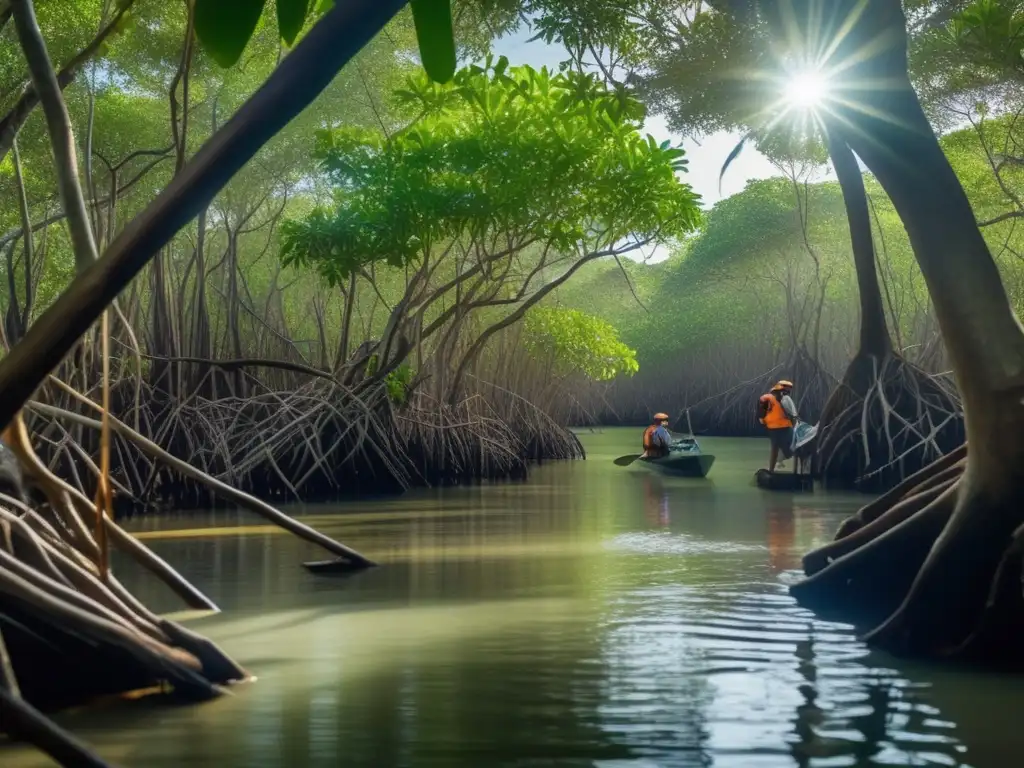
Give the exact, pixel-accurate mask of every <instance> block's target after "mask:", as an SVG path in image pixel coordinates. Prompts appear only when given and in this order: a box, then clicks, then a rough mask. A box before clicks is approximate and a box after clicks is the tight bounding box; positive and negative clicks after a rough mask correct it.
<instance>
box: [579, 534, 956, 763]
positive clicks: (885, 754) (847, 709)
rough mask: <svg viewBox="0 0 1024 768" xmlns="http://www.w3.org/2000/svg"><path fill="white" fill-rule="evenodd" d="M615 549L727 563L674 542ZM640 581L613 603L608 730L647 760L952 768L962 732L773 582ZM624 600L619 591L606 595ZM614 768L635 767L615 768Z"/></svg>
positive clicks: (636, 538) (717, 549)
mask: <svg viewBox="0 0 1024 768" xmlns="http://www.w3.org/2000/svg"><path fill="white" fill-rule="evenodd" d="M616 546H617V548H619V549H627V550H633V551H642V552H646V553H659V554H660V553H662V552H679V553H683V552H685V553H690V554H694V553H704V552H714V553H716V554H727V553H731V552H736V551H738V548H739V545H734V544H729V545H725V546H722V545H714V544H711V543H708V542H700V541H698V540H695V539H689V538H686V537H679V536H673V535H671V534H670V535H665V534H655V535H628V536H622V537H618V539H616ZM685 570H686V569H685V567H683V566H680V572H679V574H677V575H678V576H679V581H685V580H686V578H690V579H691V583H690V584H680V583H676V584H666V585H656V586H643V587H640V588H634V589H631V590H624V591H621V592H618V593H617V597H616V598H615V599H613V600H610V601H608V603H607V610H606V615H605V618H604V620H603V628H602V630H601V632H600V633H599V634H600V635H601V637H602V638H603V641H602V654H603V657H604V659H605V661H606V665H607V666H606V674H605V679H604V689H603V700H604V702H605V703H604V704H603V705H602V706H601V707H600V717H601V726H602V728H603V729H604V730H605V731H606V732H607V733H608V734H609V735H611V736H613V738H614V739H615V740H616V741H621V742H623V743H626V744H628V745H629V746H630V747H631V748H632V750H633V751H634V752H636V753H637V754H638V755H639V756H641V757H642V758H643V759H644V760H648V761H653V762H649V763H641V762H635V763H632V765H636V766H639V765H646V764H651V765H659V766H690V765H694V766H697V765H714V766H737V767H738V768H747V767H748V766H749V767H752V768H753V767H756V766H773V767H774V766H793V765H797V766H814V767H815V768H818V767H821V768H824V767H826V766H841V765H847V766H859V765H953V766H966V765H967V764H966V763H964V762H963V759H964V754H963V753H964V751H965V748H964V747H963V745H962V743H961V742H960V741H959V740H958V739H957V737H956V735H955V734H954V725H953V724H952V723H950V722H948V721H945V720H942V719H941V718H937V717H936V715H937V714H938V712H937V711H936V710H935V708H934V707H931V706H928V705H927V704H925V703H924V702H922V701H920V699H919V688H920V686H916V685H914V684H912V683H910V682H909V681H908V680H907V679H906V678H905V677H904V676H902V675H901V674H900V673H898V672H896V671H894V670H892V669H889V668H885V667H879V666H874V665H873V664H872V663H871V662H870V660H869V658H870V657H869V654H868V651H867V649H866V648H865V647H864V645H863V644H862V643H860V642H859V641H858V640H857V638H856V636H855V634H854V631H853V629H852V628H850V627H848V626H846V625H843V624H837V623H832V622H824V621H819V620H817V619H815V618H814V617H813V616H812V615H811V614H810V613H809V612H807V611H805V610H803V609H802V608H800V607H799V606H798V605H797V604H796V603H795V601H794V600H793V599H792V598H791V597H790V596H789V594H788V592H787V588H786V586H785V585H784V584H782V583H779V581H777V580H771V581H768V580H766V581H765V582H761V583H744V584H736V583H729V582H728V581H726V580H720V579H721V576H722V574H721V572H717V573H715V574H713V575H712V576H711V577H710V578H709V580H707V581H698V582H694V581H693V579H694V578H696V579H700V574H697V575H696V576H689V577H687V576H684V571H685ZM609 591H610V592H611V593H612V594H615V590H609ZM605 764H606V765H615V764H621V765H625V763H614V762H609V763H605Z"/></svg>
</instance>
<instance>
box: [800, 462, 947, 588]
mask: <svg viewBox="0 0 1024 768" xmlns="http://www.w3.org/2000/svg"><path fill="white" fill-rule="evenodd" d="M956 481H957V478H949V479H947V480H945V481H944V482H941V483H939V484H938V485H935V486H931V487H928V488H925V489H924V490H919V491H917V492H914V493H912V495H908V496H907V497H906V498H904V499H902V500H901V501H899V502H898V503H897V504H895V505H893V506H892V507H890V508H889V509H888V510H887V511H886V512H885V513H884V514H882V515H879V516H878V517H876V518H874V519H873V520H872V521H871V522H869V523H867V524H866V525H864V526H862V527H860V528H857V529H856V530H854V531H852V532H850V533H849V534H848V535H846V536H844V537H843V538H838V539H835V540H834V541H832V542H831V543H829V544H826V545H825V546H824V547H820V548H819V549H816V550H814V551H812V552H810V553H808V554H807V555H805V556H804V559H803V565H804V573H805V574H807V575H808V576H813V575H814V574H815V573H818V572H819V571H821V570H823V569H825V568H827V567H828V565H829V563H831V562H833V561H834V560H836V559H838V558H840V557H843V556H844V555H847V554H849V553H851V552H854V551H855V550H857V549H858V548H859V547H862V546H864V545H865V544H867V543H869V542H871V541H873V540H874V539H876V538H877V537H878V536H880V535H881V534H883V533H885V532H886V531H888V530H890V529H892V528H894V527H895V526H897V525H899V524H900V523H902V522H903V521H905V520H907V519H909V518H910V517H912V516H913V515H915V514H917V513H918V512H920V511H921V510H922V509H924V508H925V507H926V506H928V505H929V504H931V503H932V502H933V501H935V500H936V499H938V498H939V497H940V496H941V495H942V494H943V493H946V492H947V491H949V490H950V489H952V487H953V486H954V485H955V483H956Z"/></svg>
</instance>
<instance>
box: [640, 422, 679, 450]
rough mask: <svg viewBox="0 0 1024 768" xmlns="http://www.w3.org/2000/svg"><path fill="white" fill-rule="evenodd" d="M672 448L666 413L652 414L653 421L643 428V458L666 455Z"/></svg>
mask: <svg viewBox="0 0 1024 768" xmlns="http://www.w3.org/2000/svg"><path fill="white" fill-rule="evenodd" d="M671 448H672V435H671V433H669V431H668V414H667V413H656V414H654V423H653V424H651V426H649V427H648V428H647V429H645V430H644V452H643V457H644V458H645V459H657V458H660V457H662V456H668V453H669V450H671Z"/></svg>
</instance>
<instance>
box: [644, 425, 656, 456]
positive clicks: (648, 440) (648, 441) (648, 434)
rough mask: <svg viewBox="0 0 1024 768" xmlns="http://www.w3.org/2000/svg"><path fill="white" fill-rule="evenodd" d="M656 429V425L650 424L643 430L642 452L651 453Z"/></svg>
mask: <svg viewBox="0 0 1024 768" xmlns="http://www.w3.org/2000/svg"><path fill="white" fill-rule="evenodd" d="M657 428H658V425H657V424H651V426H649V427H648V428H647V429H645V430H644V450H645V451H652V450H655V447H654V430H656V429H657Z"/></svg>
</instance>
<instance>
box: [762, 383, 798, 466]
mask: <svg viewBox="0 0 1024 768" xmlns="http://www.w3.org/2000/svg"><path fill="white" fill-rule="evenodd" d="M792 391H793V382H791V381H786V380H785V379H783V380H782V381H779V382H778V383H776V384H775V385H774V386H773V387H772V388H771V391H770V392H769V393H768V394H766V395H761V398H760V401H759V403H758V408H759V412H760V421H761V423H762V424H764V426H765V428H766V429H767V430H768V440H769V442H770V444H771V450H770V452H769V454H768V471H769V472H774V471H775V467H776V465H778V466H779V468H780V469H781V468H782V467H783V466H784V464H785V459H789V458H791V457H792V456H793V425H794V424H796V420H797V412H796V404H795V403H794V402H793V398H792V397H791V396H790V393H791V392H792ZM780 451H781V452H782V456H783V461H782V462H780V461H779V452H780Z"/></svg>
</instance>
